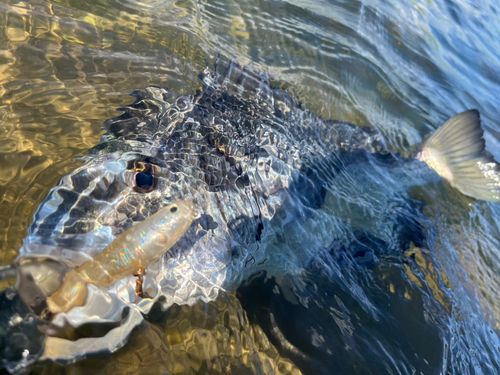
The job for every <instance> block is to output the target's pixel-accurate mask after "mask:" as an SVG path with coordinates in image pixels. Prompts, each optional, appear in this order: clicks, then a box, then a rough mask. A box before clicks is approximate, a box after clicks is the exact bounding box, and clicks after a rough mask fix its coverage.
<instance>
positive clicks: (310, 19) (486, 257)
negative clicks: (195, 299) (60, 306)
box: [0, 0, 500, 375]
mask: <svg viewBox="0 0 500 375" xmlns="http://www.w3.org/2000/svg"><path fill="white" fill-rule="evenodd" d="M499 12H500V3H498V2H493V1H483V2H476V1H453V2H452V1H447V0H437V1H433V2H431V1H416V0H414V1H409V0H401V1H390V0H386V1H370V0H367V1H361V2H358V1H344V2H342V1H337V2H333V1H300V0H297V1H283V2H279V1H253V2H250V1H230V0H221V1H211V0H208V1H199V2H197V1H194V0H193V1H187V0H179V1H161V0H152V1H142V2H140V1H128V0H126V1H113V0H91V1H86V2H82V1H77V0H61V1H51V2H48V1H42V0H34V1H29V2H21V1H10V0H3V1H1V2H0V94H1V99H0V248H1V250H0V261H1V263H3V264H6V263H10V262H12V261H13V259H14V258H15V257H16V252H17V249H18V248H19V246H20V244H21V241H22V239H23V237H24V236H25V235H26V228H27V226H28V225H29V223H30V222H31V219H32V216H33V213H34V211H35V210H36V207H37V205H38V204H39V203H40V202H41V201H42V200H43V198H44V197H45V196H46V194H47V192H48V190H49V189H50V188H51V187H52V186H54V185H55V184H56V183H57V181H58V180H59V178H60V177H62V176H63V175H65V174H66V173H67V172H68V171H70V170H72V169H73V168H75V166H77V165H78V164H79V163H80V161H79V160H78V157H79V156H82V155H85V154H86V152H87V150H88V149H89V148H90V147H92V146H94V145H95V144H97V143H98V142H99V139H100V136H101V134H102V132H101V130H100V127H101V124H102V122H103V121H104V120H105V119H107V118H110V117H113V116H115V115H116V111H115V109H116V108H117V107H119V106H121V105H124V104H127V103H130V102H131V98H130V97H129V96H128V94H129V93H130V92H131V91H133V90H134V89H136V88H140V87H145V86H147V85H150V84H154V85H161V86H167V87H169V88H172V89H174V90H175V91H177V92H178V93H191V92H193V91H194V89H196V88H197V87H199V86H200V82H199V81H198V80H197V74H198V72H199V71H200V70H201V69H203V68H204V67H205V63H204V59H206V58H208V59H210V58H213V57H214V56H216V55H217V54H220V55H221V57H222V58H224V59H226V60H230V59H232V58H233V57H237V59H238V61H239V62H240V63H241V64H250V63H251V64H252V66H253V67H254V69H256V70H263V71H267V72H268V73H269V74H270V75H271V76H272V77H274V78H275V79H276V80H277V81H278V82H279V84H280V86H281V87H282V88H283V89H290V90H292V91H293V92H294V93H295V94H296V95H297V96H298V97H299V98H300V99H301V100H303V101H304V102H305V104H306V106H307V107H308V108H309V109H311V110H312V111H313V112H315V113H317V114H319V115H321V116H323V117H326V118H332V119H338V120H344V121H348V122H351V123H355V124H357V125H360V126H371V127H373V128H376V129H377V130H378V131H380V132H381V133H382V134H383V135H384V137H385V139H386V140H387V143H388V146H389V147H390V149H391V150H392V151H393V152H398V153H401V154H402V155H408V154H409V152H410V150H411V149H412V146H414V145H416V144H418V143H419V142H421V141H422V139H423V138H424V137H425V135H427V134H429V133H430V132H432V131H433V130H434V129H436V128H437V127H438V126H439V125H440V124H441V123H443V122H444V121H445V120H446V119H447V118H449V117H451V116H452V115H454V114H456V113H458V112H461V111H463V110H465V109H469V108H477V109H478V110H479V111H480V112H481V116H482V119H483V127H484V128H485V129H486V135H485V136H486V140H487V147H488V149H489V150H490V151H491V152H492V153H493V154H494V155H496V158H497V160H500V147H499V146H500V125H499V123H498V120H497V117H498V108H500V95H499V93H500V16H499ZM394 176H396V175H394V174H391V175H388V176H386V179H387V180H391V181H393V180H394V178H395V177H394ZM396 182H397V179H396ZM387 189H389V191H388V192H387V193H388V194H389V195H390V194H391V193H392V191H390V190H391V189H393V187H391V185H388V186H387ZM412 196H413V197H415V198H418V199H419V200H421V201H423V202H425V203H426V205H427V206H426V208H425V209H424V213H425V216H426V217H425V219H424V220H423V223H424V225H425V226H426V228H427V230H428V233H429V238H430V240H429V242H428V245H427V247H428V248H423V247H416V246H413V247H409V248H408V249H403V250H404V251H401V252H400V253H394V252H388V253H387V254H385V255H383V256H379V257H378V259H377V262H371V261H370V259H366V257H361V256H358V257H353V256H352V254H353V252H352V251H351V250H352V249H351V248H349V246H351V245H349V243H347V244H339V245H338V246H337V249H344V251H343V252H342V251H337V252H332V251H326V250H325V252H324V253H322V254H319V255H318V256H317V257H316V258H315V259H312V260H311V263H310V265H309V266H308V268H307V269H306V270H305V271H304V272H303V273H302V274H301V275H298V276H293V277H292V276H290V277H289V278H287V279H285V280H279V282H278V281H276V280H274V279H269V278H266V277H265V275H264V274H261V275H257V276H256V277H255V278H253V279H252V280H251V281H249V282H247V283H246V284H245V285H243V286H242V287H241V288H240V290H239V291H238V293H237V297H238V298H235V296H233V295H222V296H221V297H220V298H219V299H218V300H217V301H215V302H213V303H210V304H201V303H200V304H197V305H195V306H193V307H188V306H183V307H179V308H174V309H172V310H171V311H170V312H169V313H168V314H167V315H166V316H165V317H163V318H162V319H161V320H160V321H154V322H151V323H149V324H148V325H145V326H143V327H141V329H139V330H138V331H136V332H134V334H133V335H132V337H131V339H130V342H129V344H128V345H127V346H126V347H125V348H124V349H122V350H120V351H118V352H117V353H115V354H114V355H112V356H110V357H109V358H101V357H98V358H90V359H87V360H85V361H82V362H79V363H76V364H73V365H68V366H66V367H65V368H63V367H60V366H50V365H47V366H41V367H38V368H35V369H34V370H33V371H36V372H42V373H47V374H52V373H55V372H62V371H67V372H69V373H75V374H76V373H88V372H89V371H92V372H94V373H121V374H129V373H130V374H132V373H134V374H136V373H138V372H141V373H145V374H160V373H179V374H180V373H200V374H204V373H209V372H211V373H231V372H232V373H238V374H239V373H297V374H298V373H306V374H316V373H325V374H326V373H332V374H386V373H389V374H400V373H401V374H420V373H422V374H443V375H444V374H497V373H500V361H499V359H500V353H499V351H500V340H499V337H498V334H499V333H500V325H499V324H500V295H499V292H498V290H499V287H500V266H499V262H498V261H499V259H500V253H499V249H500V228H499V225H500V205H498V204H491V203H485V202H479V201H474V200H472V199H469V198H467V197H464V196H462V195H460V194H459V193H457V192H456V191H453V190H452V189H451V188H449V187H448V186H446V185H445V184H442V183H433V184H428V185H425V186H420V187H418V188H415V189H414V191H412ZM360 225H364V223H362V224H360ZM414 245H415V244H414ZM354 254H356V252H354Z"/></svg>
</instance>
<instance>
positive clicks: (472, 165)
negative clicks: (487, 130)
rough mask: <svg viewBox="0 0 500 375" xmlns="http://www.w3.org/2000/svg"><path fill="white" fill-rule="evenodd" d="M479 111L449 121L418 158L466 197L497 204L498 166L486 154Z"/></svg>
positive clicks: (499, 181) (425, 144)
mask: <svg viewBox="0 0 500 375" xmlns="http://www.w3.org/2000/svg"><path fill="white" fill-rule="evenodd" d="M483 135H484V132H483V129H482V128H481V119H480V115H479V112H478V111H477V110H475V109H472V110H469V111H465V112H462V113H460V114H458V115H456V116H454V117H452V118H451V119H449V120H448V121H447V122H446V123H445V124H444V125H443V126H441V127H440V128H439V129H438V130H437V131H436V132H435V133H434V134H433V135H431V136H430V137H429V138H428V139H427V140H426V141H425V142H424V143H423V145H422V151H421V152H419V154H418V155H417V158H418V159H419V160H421V161H423V162H425V163H427V164H428V165H429V167H431V168H432V169H434V170H435V171H436V172H437V173H438V174H439V175H440V176H441V177H443V178H444V179H446V180H448V181H449V182H450V184H451V186H453V187H454V188H456V189H458V190H459V191H460V192H462V193H463V194H465V195H468V196H470V197H473V198H477V199H484V200H488V201H493V202H499V201H500V165H499V164H498V163H497V162H496V161H495V160H494V159H493V156H492V155H491V154H490V153H489V152H488V151H486V149H485V141H484V138H483Z"/></svg>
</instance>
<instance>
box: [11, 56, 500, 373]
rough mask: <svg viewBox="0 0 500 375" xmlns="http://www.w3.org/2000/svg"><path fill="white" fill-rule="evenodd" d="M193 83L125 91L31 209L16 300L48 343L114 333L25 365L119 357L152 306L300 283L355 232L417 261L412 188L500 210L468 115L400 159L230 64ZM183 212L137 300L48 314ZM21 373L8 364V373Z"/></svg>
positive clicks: (120, 295)
mask: <svg viewBox="0 0 500 375" xmlns="http://www.w3.org/2000/svg"><path fill="white" fill-rule="evenodd" d="M200 78H201V80H202V82H203V88H202V90H201V91H198V92H196V93H195V94H193V95H183V96H177V95H176V94H175V93H173V92H170V91H169V90H168V89H166V88H161V87H148V88H145V89H140V90H137V91H135V92H134V93H133V94H132V95H133V96H134V97H135V98H136V100H135V102H134V103H133V104H131V105H129V106H126V107H124V108H121V109H120V110H121V111H123V114H122V115H121V116H119V117H116V118H113V119H110V120H107V121H106V122H105V123H104V129H105V131H106V133H105V135H104V136H103V137H102V140H101V142H100V143H99V144H98V145H97V146H95V147H94V148H93V149H91V150H90V151H89V155H88V157H87V158H86V161H85V163H84V164H83V165H81V166H80V167H79V168H77V169H76V170H75V171H73V172H72V173H70V174H68V175H67V176H65V177H64V178H63V179H62V180H61V181H60V182H59V184H58V185H57V186H56V187H54V188H53V189H52V190H51V192H50V194H49V195H48V197H47V198H46V199H45V201H44V202H43V203H42V204H41V205H40V207H39V209H38V211H37V212H36V215H35V218H34V222H33V224H32V226H31V227H30V229H29V233H28V236H27V237H26V239H25V241H24V245H23V246H22V248H21V249H20V251H19V259H18V261H17V269H18V271H17V272H18V286H17V289H18V291H19V294H20V295H21V297H23V300H20V299H19V298H18V297H17V296H16V297H15V298H14V300H15V301H17V303H19V305H20V306H21V305H22V304H23V301H24V302H26V304H28V305H29V306H30V308H32V309H33V310H34V311H35V312H36V313H37V314H38V315H41V316H43V317H46V318H47V317H49V316H50V315H52V316H50V318H51V319H52V324H53V327H52V328H46V329H45V331H46V332H49V333H50V332H53V331H54V330H56V328H55V327H64V326H68V325H69V326H73V327H77V326H80V325H82V324H89V323H91V324H103V323H112V324H114V326H113V327H114V328H113V329H111V330H110V331H109V332H108V333H107V334H106V335H105V336H103V337H87V338H82V339H79V340H75V341H69V340H66V339H64V338H61V337H58V335H57V334H56V335H54V336H49V337H48V338H47V339H46V342H45V349H44V350H42V349H40V348H39V350H38V352H37V351H36V350H35V349H33V350H32V351H31V352H30V354H29V356H28V359H29V358H32V359H35V358H36V357H37V356H38V355H40V354H43V357H44V358H62V359H73V358H78V357H80V356H82V355H83V354H86V353H89V352H96V351H100V350H113V349H116V348H118V347H120V346H121V345H123V344H124V342H125V341H126V338H127V335H128V334H129V333H130V331H131V330H132V328H133V327H134V326H136V325H137V324H139V323H140V322H141V321H142V319H143V315H142V314H146V313H148V312H149V311H150V309H151V307H152V306H153V304H154V303H156V302H157V303H158V304H159V306H160V307H161V309H162V310H163V311H165V310H166V309H168V308H169V307H170V306H172V305H173V304H174V303H175V304H193V303H195V302H196V301H197V300H199V299H202V300H204V301H210V300H213V299H215V298H216V297H217V295H218V293H219V291H220V290H221V289H224V290H226V291H229V292H233V291H235V290H236V288H237V287H238V286H239V285H240V284H241V282H242V281H244V280H246V279H247V278H248V277H249V276H251V275H252V274H254V273H255V272H257V271H260V270H265V271H267V273H268V274H269V275H273V276H275V277H276V279H277V280H280V278H281V277H283V275H286V274H298V273H300V272H301V271H302V270H303V268H304V267H305V266H306V265H307V264H308V262H310V261H311V259H314V257H315V256H316V255H317V254H318V252H319V251H320V250H321V249H328V248H331V247H332V244H333V243H335V241H337V242H338V241H344V242H345V241H356V240H357V239H359V236H360V233H362V234H363V236H371V238H376V239H377V241H380V242H381V243H382V242H383V243H384V244H386V246H385V247H384V249H385V250H384V251H388V250H387V249H390V250H391V251H393V252H396V253H398V252H399V253H400V254H402V253H403V252H404V251H406V250H407V249H408V248H409V247H410V245H411V246H413V245H415V246H420V247H425V246H426V242H427V229H426V225H424V224H423V223H424V222H425V221H426V217H425V215H424V214H423V212H422V206H423V204H422V203H420V202H419V201H418V200H415V199H414V198H413V197H412V196H411V190H412V189H413V188H414V187H416V186H423V185H425V184H429V183H433V184H440V183H444V184H449V185H451V186H452V187H454V188H456V189H457V190H459V191H460V192H462V193H463V194H465V195H468V196H470V197H474V198H477V199H484V200H491V201H498V200H499V195H500V179H499V173H498V170H499V168H498V164H497V163H496V162H495V161H494V160H493V158H492V157H491V156H490V155H489V154H487V152H486V151H485V149H484V140H483V131H482V129H481V127H480V119H479V113H478V112H477V111H475V110H469V111H466V112H463V113H461V114H459V115H457V116H455V117H453V118H452V119H451V120H449V121H448V122H447V123H446V124H445V125H443V127H441V128H440V129H439V130H438V131H437V132H436V133H435V134H434V135H433V136H431V137H430V138H428V139H427V141H425V142H424V143H423V145H421V146H420V147H419V148H418V149H416V150H415V158H410V159H407V158H403V157H400V156H398V155H394V154H393V153H391V152H389V150H388V149H387V148H386V147H385V145H384V141H383V140H382V139H381V136H380V135H379V134H378V133H377V132H376V131H374V130H372V129H369V128H360V127H357V126H355V125H352V124H348V123H345V122H340V121H331V120H325V119H322V118H320V117H317V116H315V115H314V114H312V113H311V112H309V111H308V110H306V109H304V108H302V106H301V105H300V104H298V103H297V102H296V101H295V100H294V99H293V98H292V97H291V96H290V95H289V94H288V93H285V92H282V91H280V90H278V89H273V88H271V85H270V83H269V78H268V77H267V75H265V74H261V73H255V72H252V71H251V70H249V71H246V70H245V69H242V68H240V67H239V65H238V64H237V63H235V62H233V63H231V64H229V65H228V64H224V63H222V62H220V61H217V62H216V64H215V69H214V72H211V71H210V70H209V69H208V68H207V69H206V70H205V71H204V72H203V73H202V74H201V75H200ZM429 167H430V168H429ZM431 168H432V169H431ZM382 171H384V173H382ZM436 172H437V173H436ZM443 179H444V180H446V181H447V182H446V181H445V182H442V181H443ZM387 185H391V189H385V188H384V187H385V186H387ZM186 200H189V201H192V202H193V204H194V206H195V207H196V210H198V213H199V215H198V216H197V218H196V219H195V220H193V221H192V223H191V226H190V227H189V229H188V230H187V232H186V233H185V234H184V236H183V237H182V238H181V239H180V240H179V241H178V242H177V243H175V245H174V246H173V247H172V248H171V249H170V250H168V251H167V252H166V253H165V255H164V256H162V258H161V259H159V260H158V261H156V262H155V263H153V264H152V265H151V266H149V267H148V269H147V274H146V275H145V276H144V277H143V279H141V280H142V288H143V293H142V294H140V295H139V297H138V298H136V293H135V292H136V277H135V276H134V275H132V274H130V275H129V276H128V277H123V278H121V279H119V280H117V281H116V282H114V283H113V284H111V285H110V286H109V287H103V286H96V285H92V284H88V295H87V296H86V299H85V302H84V303H83V305H82V306H78V305H75V306H73V307H72V308H71V309H69V311H68V312H66V313H64V312H63V313H57V314H47V304H46V301H45V299H46V298H47V297H48V296H49V295H51V294H53V293H54V292H55V291H56V290H57V289H58V288H59V286H60V285H61V283H62V281H63V278H64V274H65V273H66V272H67V271H68V270H71V269H72V268H75V267H77V266H79V265H81V264H82V263H84V262H86V261H89V260H91V259H92V258H94V257H95V256H96V255H97V254H99V253H100V251H102V249H103V248H105V247H106V246H107V245H109V244H110V243H112V241H113V240H114V239H115V237H116V236H118V235H120V234H121V233H123V232H124V231H125V230H127V229H128V228H133V226H134V225H135V224H136V223H138V222H142V221H144V220H146V219H147V218H148V217H150V216H151V215H153V214H154V213H156V212H157V211H158V210H160V209H161V208H162V207H165V206H166V205H169V204H175V202H178V201H186ZM132 231H133V229H132ZM374 243H375V242H374ZM380 251H382V250H380ZM125 255H126V254H125ZM125 255H124V256H125ZM141 277H142V276H141ZM27 290H29V291H30V292H27ZM26 309H28V307H26ZM23 311H24V310H23ZM26 311H27V310H26ZM3 314H4V316H9V315H8V314H10V313H9V312H4V313H3ZM40 322H42V323H39V324H42V325H43V324H44V323H43V320H40ZM9 329H10V328H9ZM19 330H21V328H19ZM21 331H22V330H21ZM59 336H60V335H59ZM43 340H45V336H43V337H40V340H39V341H40V342H41V343H43ZM40 347H41V344H40ZM21 349H22V348H21ZM25 357H26V356H25ZM25 360H26V361H27V359H26V358H25ZM16 361H17V362H16ZM19 361H20V359H19V358H17V359H16V357H15V355H12V356H11V358H10V359H7V360H4V365H5V364H8V365H9V366H10V368H11V369H12V368H15V363H18V362H19Z"/></svg>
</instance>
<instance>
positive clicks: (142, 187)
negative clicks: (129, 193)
mask: <svg viewBox="0 0 500 375" xmlns="http://www.w3.org/2000/svg"><path fill="white" fill-rule="evenodd" d="M134 180H135V181H134V183H135V184H134V190H135V191H137V192H139V193H149V192H151V191H153V189H154V187H155V178H154V176H153V175H152V174H151V173H147V172H137V173H136V174H135V176H134Z"/></svg>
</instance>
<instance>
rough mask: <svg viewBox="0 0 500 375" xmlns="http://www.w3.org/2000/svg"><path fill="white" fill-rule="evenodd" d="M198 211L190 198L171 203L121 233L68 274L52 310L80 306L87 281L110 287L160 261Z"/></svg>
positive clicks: (50, 305)
mask: <svg viewBox="0 0 500 375" xmlns="http://www.w3.org/2000/svg"><path fill="white" fill-rule="evenodd" d="M196 215H197V212H196V210H195V208H194V205H193V203H192V202H191V201H181V202H178V203H175V204H171V205H169V206H167V207H165V208H163V209H161V210H160V211H158V212H157V213H156V214H154V215H152V216H151V217H149V218H148V219H147V220H144V221H142V222H141V223H139V224H137V225H135V226H133V227H132V228H130V229H128V230H126V231H125V232H123V233H122V234H120V235H119V236H118V237H116V239H115V240H114V241H113V242H112V243H111V244H109V245H108V246H107V247H106V248H105V249H104V250H103V251H102V252H101V253H99V254H98V255H97V256H96V257H95V258H94V259H92V260H89V261H87V262H85V263H83V264H82V265H81V266H80V267H78V268H76V269H74V270H71V271H69V272H68V273H67V274H66V277H65V279H64V283H63V285H62V286H61V288H59V290H58V291H57V292H56V293H54V294H53V295H52V296H50V297H49V298H48V299H47V305H48V308H49V310H50V311H51V312H52V313H59V312H67V311H69V310H70V309H71V308H72V307H74V306H81V305H83V304H84V302H85V298H86V297H87V283H90V284H94V285H96V286H102V287H107V286H110V285H111V284H113V283H114V282H115V281H117V280H120V279H122V278H124V277H126V276H128V275H131V274H133V273H136V272H137V271H138V270H139V269H141V268H146V267H148V266H149V265H150V264H151V263H153V262H155V261H157V260H158V259H159V258H160V256H161V255H163V254H164V253H165V252H166V251H167V250H168V249H170V248H171V247H172V246H173V245H174V244H175V243H176V242H177V241H178V240H179V239H180V238H181V237H182V236H183V235H184V233H186V231H187V230H188V228H189V227H190V225H191V223H192V221H193V220H194V219H195V217H196Z"/></svg>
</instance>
